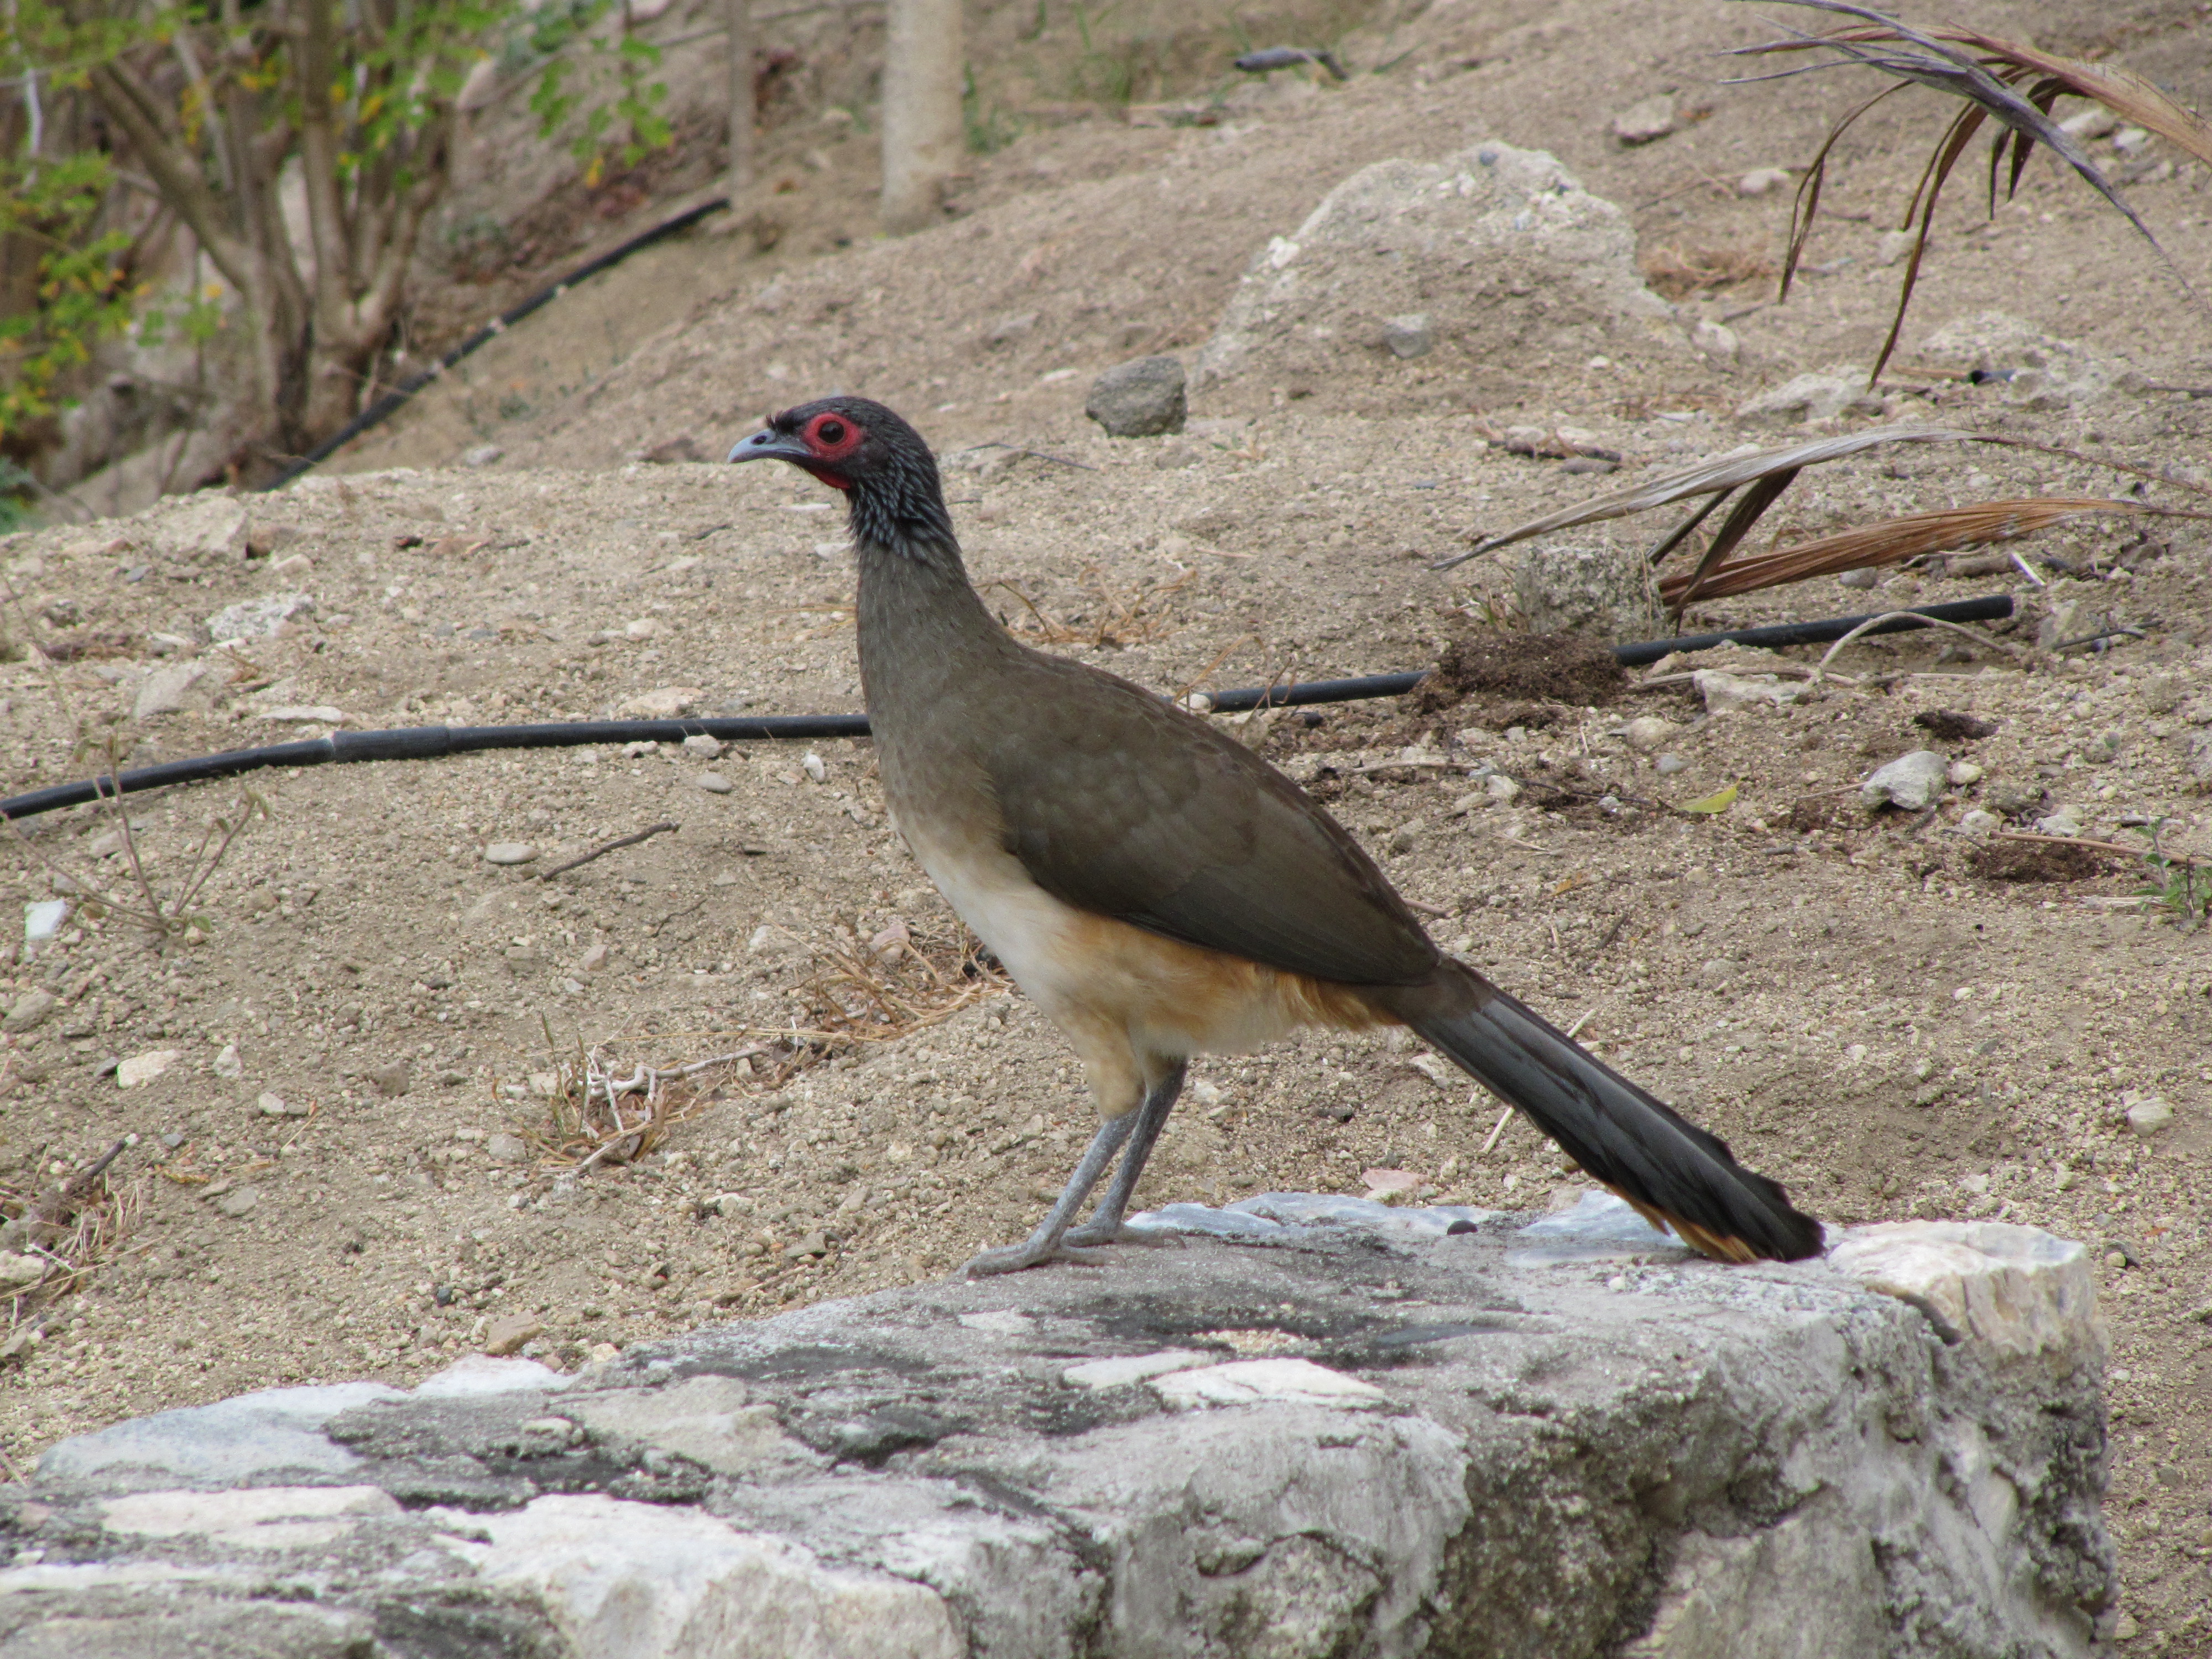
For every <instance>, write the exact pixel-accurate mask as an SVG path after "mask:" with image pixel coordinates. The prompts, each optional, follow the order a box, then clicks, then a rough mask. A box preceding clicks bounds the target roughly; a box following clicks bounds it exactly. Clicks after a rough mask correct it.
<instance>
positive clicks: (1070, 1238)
mask: <svg viewBox="0 0 2212 1659" xmlns="http://www.w3.org/2000/svg"><path fill="white" fill-rule="evenodd" d="M1060 1243H1062V1244H1063V1245H1066V1244H1073V1245H1074V1246H1075V1247H1076V1248H1078V1249H1097V1248H1098V1247H1099V1246H1101V1245H1105V1244H1144V1245H1153V1246H1157V1245H1161V1244H1179V1243H1182V1240H1181V1239H1179V1238H1177V1237H1176V1236H1175V1235H1174V1234H1173V1233H1151V1232H1139V1231H1138V1230H1137V1229H1136V1228H1134V1227H1132V1226H1131V1225H1129V1224H1128V1223H1127V1222H1126V1221H1115V1222H1114V1223H1113V1224H1112V1225H1108V1224H1107V1223H1105V1222H1103V1221H1086V1222H1085V1223H1084V1224H1083V1225H1081V1226H1080V1227H1070V1228H1069V1229H1068V1230H1067V1236H1066V1237H1065V1238H1063V1239H1061V1240H1060Z"/></svg>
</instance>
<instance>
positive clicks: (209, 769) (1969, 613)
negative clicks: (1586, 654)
mask: <svg viewBox="0 0 2212 1659" xmlns="http://www.w3.org/2000/svg"><path fill="white" fill-rule="evenodd" d="M2012 611H2013V602H2012V595H2011V594H2009V593H1992V594H1990V595H1988V596H1987V597H1986V598H1984V599H1959V600H1954V602H1952V603H1951V604H1949V605H1923V606H1919V607H1917V608H1916V609H1915V610H1914V611H1911V613H1910V615H1911V616H1914V617H1934V618H1936V619H1937V620H1938V621H1942V622H1993V621H1996V620H1999V619H2001V618H2002V617H2009V616H2011V615H2012ZM1868 620H1869V618H1867V617H1832V618H1831V619H1829V620H1827V621H1826V622H1809V623H1781V624H1779V625H1778V626H1776V627H1772V628H1739V629H1734V630H1733V631H1731V632H1729V633H1726V634H1685V635H1678V636H1677V637H1675V638H1674V639H1671V640H1651V641H1645V642H1644V643H1641V644H1638V645H1617V646H1615V647H1613V655H1614V656H1615V657H1616V658H1618V659H1620V662H1621V664H1622V665H1623V666H1624V667H1638V666H1640V665H1644V664H1646V663H1654V662H1656V661H1658V660H1659V659H1661V658H1662V657H1664V656H1667V655H1668V654H1669V653H1673V652H1677V651H1710V650H1712V649H1714V648H1715V647H1718V646H1723V645H1746V646H1784V645H1814V644H1818V643H1820V641H1825V640H1839V639H1841V638H1843V636H1844V635H1846V634H1848V633H1850V631H1851V629H1854V628H1857V626H1858V625H1859V624H1860V623H1863V622H1866V621H1868ZM1923 626H1924V624H1923V623H1917V622H1913V621H1911V620H1908V619H1907V617H1905V616H1902V615H1900V616H1899V617H1896V618H1895V619H1894V620H1892V621H1889V622H1885V623H1877V624H1876V625H1875V626H1874V627H1873V628H1870V629H1868V630H1867V632H1868V633H1869V634H1893V633H1899V632H1901V631H1903V630H1905V629H1917V628H1920V627H1923ZM1426 678H1428V671H1427V670H1425V669H1423V670H1419V671H1415V672H1413V673H1407V674H1369V675H1365V676H1364V677H1362V678H1358V679H1349V680H1307V681H1304V682H1302V683H1300V684H1294V685H1255V686H1246V687H1243V689H1241V690H1234V691H1216V692H1210V693H1207V694H1206V702H1207V703H1208V704H1209V705H1210V706H1211V708H1212V710H1213V712H1215V713H1216V714H1240V713H1242V712H1243V711H1245V710H1247V709H1253V708H1299V707H1302V706H1304V705H1307V704H1310V703H1328V702H1361V701H1364V700H1365V699H1367V698H1370V697H1396V696H1403V695H1404V694H1405V693H1407V692H1408V691H1410V690H1413V688H1414V687H1415V686H1417V685H1419V684H1420V683H1421V682H1422V681H1423V680H1425V679H1426ZM702 732H703V733H705V734H706V735H707V736H708V737H710V738H720V740H721V741H723V742H724V743H767V742H781V743H789V742H794V741H796V742H805V741H807V740H809V739H811V738H865V737H866V736H867V735H868V717H867V716H866V714H763V715H759V716H757V717H754V718H751V719H746V718H744V717H742V716H734V717H732V716H720V715H718V716H714V717H713V718H710V719H702V720H562V721H560V722H557V723H556V724H551V725H544V726H402V727H399V728H397V729H395V730H392V731H388V732H331V735H330V736H328V737H326V738H306V739H304V740H302V741H301V742H298V743H280V744H273V745H271V746H270V747H268V748H265V749H233V750H228V751H226V752H225V753H223V754H220V755H201V756H197V757H194V758H193V759H191V760H180V761H165V762H163V763H161V764H160V765H158V766H142V767H139V768H137V769H135V770H132V771H129V772H125V773H124V774H123V775H122V776H121V777H120V778H117V777H114V776H108V777H102V778H88V779H85V780H83V781H80V782H76V783H58V784H55V785H53V786H52V787H50V788H46V789H34V790H33V791H31V793H28V794H27V795H17V796H15V797H13V798H12V799H8V800H0V818H27V817H35V816H36V815H37V814H39V813H40V812H52V811H57V810H58V809H59V808H61V807H64V806H78V805H82V804H83V803H85V802H86V801H89V800H97V799H100V797H101V796H103V795H114V794H117V793H122V794H126V795H128V794H135V793H137V792H138V791H140V790H142V789H160V788H163V787H167V786H168V785H170V784H174V783H201V782H204V781H207V780H208V779H210V778H228V777H235V776H236V775H238V774H240V773H241V772H256V771H259V770H260V769H263V768H264V767H270V766H328V765H343V764H345V763H349V762H352V761H386V760H429V759H431V758H433V757H436V756H440V755H464V754H470V753H472V752H474V751H476V750H483V749H561V748H570V747H574V746H576V745H578V744H597V743H681V742H683V741H684V738H689V737H693V736H696V735H698V734H700V733H702Z"/></svg>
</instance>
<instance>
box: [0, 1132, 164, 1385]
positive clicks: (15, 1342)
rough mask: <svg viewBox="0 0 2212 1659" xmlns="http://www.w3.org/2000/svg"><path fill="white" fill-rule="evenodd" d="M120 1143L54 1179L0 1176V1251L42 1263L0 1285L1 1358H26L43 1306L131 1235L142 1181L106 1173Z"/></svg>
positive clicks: (142, 1203)
mask: <svg viewBox="0 0 2212 1659" xmlns="http://www.w3.org/2000/svg"><path fill="white" fill-rule="evenodd" d="M125 1144H126V1143H125V1142H123V1141H120V1140H118V1141H117V1142H116V1143H115V1144H114V1145H113V1146H111V1147H109V1148H108V1149H107V1151H106V1153H104V1154H103V1155H102V1156H101V1157H100V1158H98V1159H97V1160H95V1161H94V1162H93V1163H92V1164H88V1165H86V1166H85V1167H84V1168H83V1169H82V1170H77V1171H76V1172H75V1173H74V1174H71V1175H70V1176H68V1177H67V1178H66V1179H64V1180H62V1181H60V1182H57V1183H56V1184H55V1185H53V1186H51V1187H47V1188H40V1187H38V1186H36V1185H35V1184H19V1183H15V1182H0V1216H5V1217H6V1218H7V1219H6V1220H5V1222H4V1223H0V1253H4V1254H5V1255H9V1256H15V1257H21V1258H24V1259H26V1260H27V1261H32V1262H35V1263H37V1264H39V1265H40V1267H41V1268H42V1270H43V1271H42V1272H41V1273H40V1276H39V1277H38V1278H37V1279H33V1280H29V1281H21V1280H17V1281H15V1282H13V1283H11V1284H9V1285H8V1286H6V1288H5V1292H4V1298H3V1299H4V1304H5V1307H6V1310H7V1328H6V1332H5V1334H4V1336H0V1364H9V1363H12V1362H15V1361H19V1360H21V1359H22V1358H25V1356H26V1354H27V1351H28V1348H29V1346H30V1343H31V1342H32V1341H33V1340H35V1333H36V1330H37V1318H38V1315H39V1312H40V1310H41V1309H43V1308H45V1307H46V1306H47V1305H49V1304H52V1303H54V1302H56V1301H58V1300H59V1299H60V1298H61V1297H64V1296H67V1295H68V1294H69V1293H70V1291H74V1290H76V1288H77V1287H78V1285H82V1283H83V1282H84V1279H85V1278H86V1276H87V1275H88V1274H89V1273H91V1272H92V1271H93V1269H94V1267H98V1266H99V1264H100V1262H102V1261H105V1260H106V1259H107V1258H108V1257H109V1256H110V1255H113V1254H114V1252H115V1251H116V1250H117V1249H118V1248H119V1247H120V1246H121V1244H122V1243H123V1241H124V1240H125V1238H127V1237H130V1235H131V1231H132V1229H133V1228H134V1227H135V1226H136V1225H137V1221H138V1218H139V1217H140V1216H141V1215H142V1214H143V1212H144V1210H145V1207H146V1192H145V1181H144V1179H143V1177H141V1178H140V1179H139V1180H137V1181H132V1182H121V1183H118V1182H116V1181H115V1180H114V1179H113V1177H112V1174H111V1170H112V1165H113V1164H114V1163H115V1160H116V1159H117V1158H119V1157H121V1156H122V1153H123V1149H124V1146H125Z"/></svg>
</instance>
